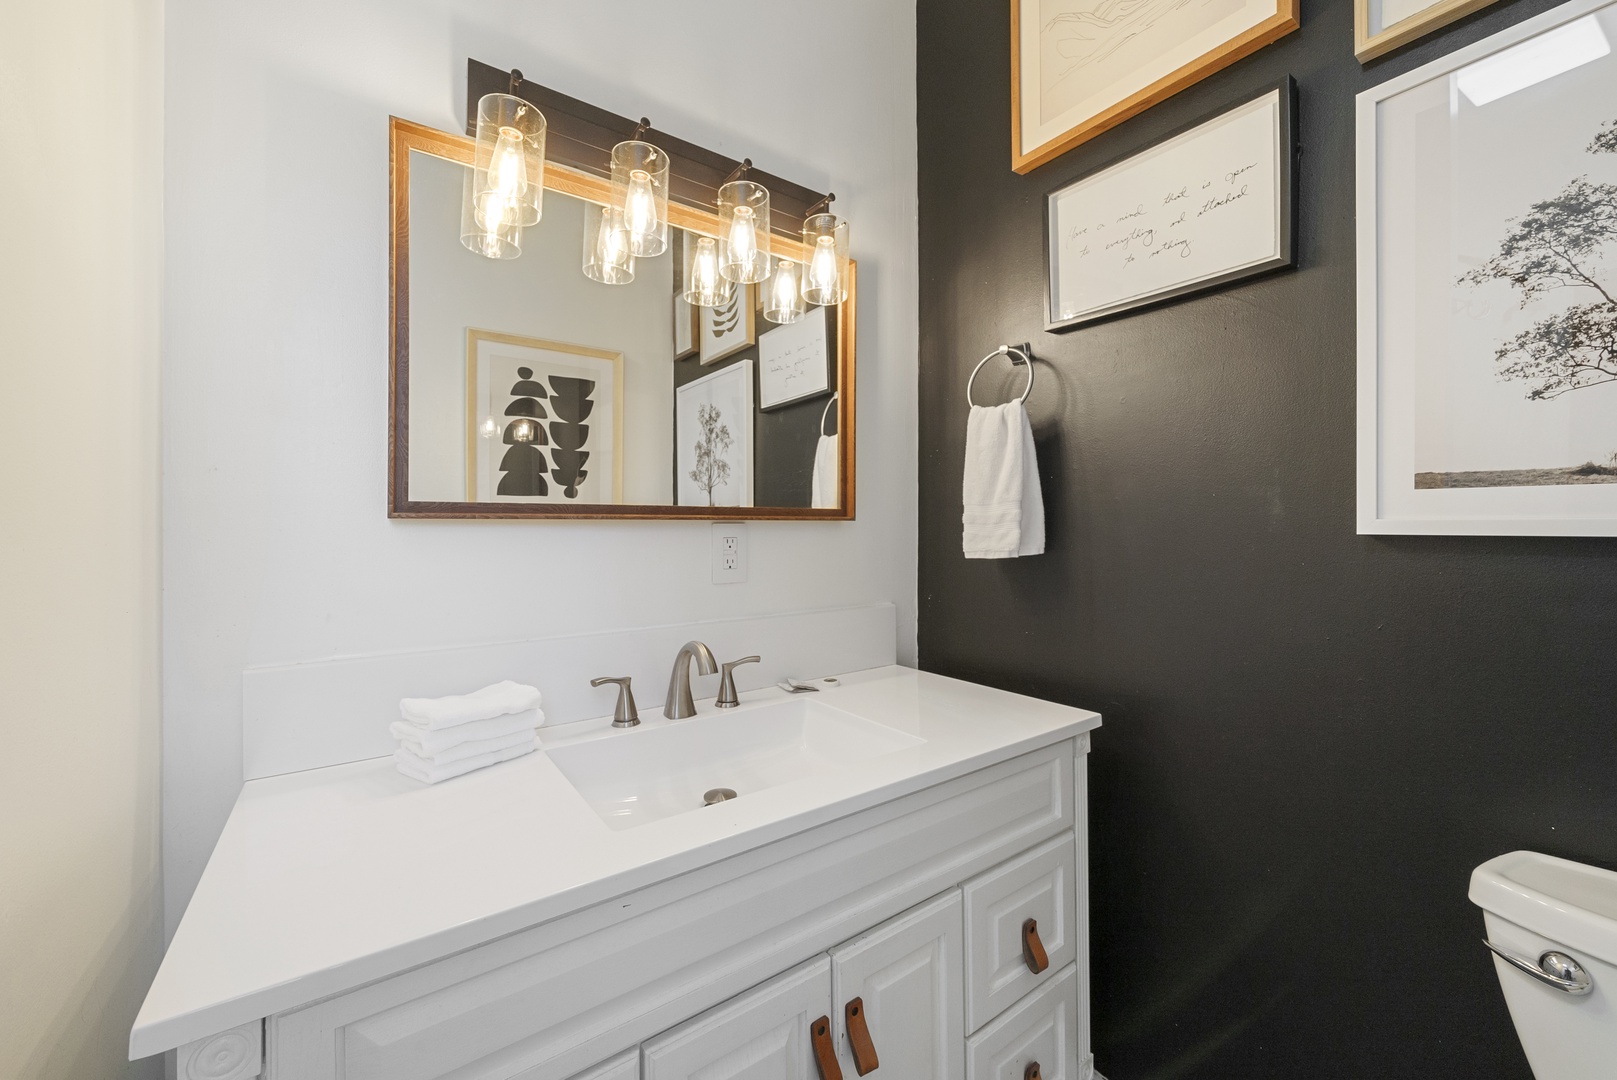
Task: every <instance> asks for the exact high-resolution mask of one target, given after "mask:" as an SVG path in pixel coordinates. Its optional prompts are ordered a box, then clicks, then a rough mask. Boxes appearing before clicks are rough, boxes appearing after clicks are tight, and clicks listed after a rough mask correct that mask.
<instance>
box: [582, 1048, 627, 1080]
mask: <svg viewBox="0 0 1617 1080" xmlns="http://www.w3.org/2000/svg"><path fill="white" fill-rule="evenodd" d="M573 1080H640V1051H639V1050H638V1049H635V1050H629V1051H627V1052H625V1053H622V1054H619V1055H618V1056H617V1057H615V1058H613V1059H612V1060H611V1061H603V1062H601V1063H600V1064H599V1065H597V1066H595V1068H593V1069H586V1070H584V1071H583V1072H581V1073H579V1074H578V1075H577V1076H575V1077H573Z"/></svg>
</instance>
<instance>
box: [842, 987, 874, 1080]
mask: <svg viewBox="0 0 1617 1080" xmlns="http://www.w3.org/2000/svg"><path fill="white" fill-rule="evenodd" d="M842 1012H843V1015H844V1016H845V1017H847V1020H848V1044H849V1045H850V1046H852V1047H853V1067H854V1068H855V1069H856V1070H858V1073H859V1075H860V1076H864V1075H865V1074H866V1073H870V1072H875V1071H876V1069H877V1067H878V1066H880V1065H881V1062H879V1061H877V1060H876V1044H875V1043H873V1042H871V1041H870V1027H869V1026H868V1025H867V1024H866V1023H865V1001H864V999H863V998H854V999H853V1000H852V1001H850V1002H848V1005H847V1007H846V1008H845V1009H843V1010H842Z"/></svg>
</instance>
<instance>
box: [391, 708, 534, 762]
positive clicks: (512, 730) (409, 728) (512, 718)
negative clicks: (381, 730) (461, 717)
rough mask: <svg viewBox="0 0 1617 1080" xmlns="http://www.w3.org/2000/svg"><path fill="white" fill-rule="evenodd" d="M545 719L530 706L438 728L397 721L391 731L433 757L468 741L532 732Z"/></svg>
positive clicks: (423, 753)
mask: <svg viewBox="0 0 1617 1080" xmlns="http://www.w3.org/2000/svg"><path fill="white" fill-rule="evenodd" d="M544 722H545V714H544V713H542V712H540V711H539V710H538V709H528V710H526V711H525V712H519V713H507V714H506V715H505V716H494V717H490V718H489V719H487V720H473V721H471V722H470V723H467V724H456V725H455V726H454V727H448V728H439V729H438V730H436V731H434V730H433V729H432V728H429V727H427V726H426V725H425V724H412V723H411V722H410V721H408V720H395V721H393V723H392V724H391V725H390V726H389V727H388V730H389V731H391V732H392V733H393V737H394V738H395V739H397V740H399V741H400V742H401V743H403V744H404V745H405V746H408V747H409V748H410V749H411V750H414V751H415V752H416V753H418V754H420V755H421V756H422V757H432V756H433V755H434V754H440V753H443V752H444V751H445V750H448V749H450V748H451V747H455V746H461V745H463V744H465V743H467V742H487V741H488V740H489V739H504V738H509V737H510V736H512V735H515V734H518V733H519V732H523V731H529V732H531V731H532V730H533V729H534V728H536V727H538V726H539V725H540V724H543V723H544Z"/></svg>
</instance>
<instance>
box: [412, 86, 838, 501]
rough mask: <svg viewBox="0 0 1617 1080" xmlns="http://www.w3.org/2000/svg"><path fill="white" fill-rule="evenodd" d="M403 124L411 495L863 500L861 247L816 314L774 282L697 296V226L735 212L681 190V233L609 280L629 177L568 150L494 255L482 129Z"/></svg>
mask: <svg viewBox="0 0 1617 1080" xmlns="http://www.w3.org/2000/svg"><path fill="white" fill-rule="evenodd" d="M390 124H391V127H390V138H391V151H392V152H391V179H392V187H391V208H392V218H391V228H390V231H391V248H390V271H391V272H390V288H389V291H390V305H391V306H390V322H391V325H390V342H391V354H392V362H391V373H390V379H389V421H390V423H389V444H388V514H389V516H390V517H397V518H513V519H546V518H563V519H576V518H593V519H611V518H619V519H698V520H708V521H711V520H737V519H740V520H803V521H848V520H852V519H853V516H854V488H855V477H854V460H855V433H854V414H855V385H854V384H855V378H854V376H855V312H856V307H857V302H858V301H857V293H858V271H857V266H856V265H854V264H853V263H852V262H850V264H849V287H848V297H847V299H846V300H845V301H844V302H843V303H842V304H840V305H837V306H835V307H824V308H819V307H813V306H810V307H809V308H808V311H807V315H806V316H805V317H804V318H803V319H802V320H800V321H798V322H795V323H791V324H787V325H781V326H776V325H775V324H773V323H770V322H768V321H767V320H765V319H764V317H763V314H762V312H761V310H760V306H761V305H760V297H761V293H762V289H763V287H764V286H763V285H762V284H759V285H753V286H741V285H738V286H736V287H735V290H734V294H733V295H732V302H731V303H730V304H729V305H727V306H721V307H719V308H707V309H693V308H691V307H689V306H688V305H686V304H685V303H684V301H683V300H682V299H680V298H679V297H678V296H677V295H676V289H675V283H676V282H677V281H678V280H679V278H680V275H681V254H680V252H681V247H682V245H683V243H684V242H685V238H686V237H697V236H715V235H717V234H718V231H719V221H718V216H717V214H716V213H715V212H710V211H708V210H704V209H701V208H697V207H692V206H688V205H683V204H679V203H675V202H673V201H670V203H669V207H668V215H669V221H670V225H671V226H672V228H671V230H670V231H671V233H672V234H673V243H671V244H670V251H668V252H665V253H664V254H662V255H660V256H657V257H656V258H651V259H639V260H636V269H635V274H634V280H633V281H632V282H631V283H628V284H624V285H607V284H602V283H600V282H597V281H593V280H590V279H589V278H587V277H586V276H585V275H584V274H583V272H582V262H583V257H584V254H583V253H584V244H583V237H584V232H585V218H586V215H587V214H588V213H589V212H590V208H591V207H592V206H596V207H599V206H601V205H605V204H608V203H609V202H610V201H611V192H610V183H609V181H607V180H606V179H603V178H601V177H598V176H594V175H591V174H588V173H585V172H581V171H577V170H573V169H569V168H566V167H564V166H561V165H558V164H556V163H555V162H550V163H549V164H547V166H546V169H545V195H544V214H543V217H542V218H541V220H540V222H539V224H538V225H535V226H530V227H528V228H526V229H524V230H523V240H522V254H521V255H520V256H519V257H518V258H515V259H510V260H495V259H488V258H485V257H483V256H482V255H479V254H476V253H474V252H472V251H469V250H467V249H466V248H465V247H463V246H462V245H461V242H460V217H461V204H462V199H463V186H464V184H465V178H466V176H467V175H468V174H469V172H470V167H471V163H472V161H473V152H474V142H473V140H472V139H470V138H468V137H466V136H463V135H458V134H453V133H449V132H444V131H438V130H435V129H433V128H429V127H424V126H422V125H419V124H414V123H411V122H409V121H406V120H400V119H398V118H393V119H392V120H391V122H390ZM675 168H676V169H677V168H678V161H677V159H676V161H675ZM597 213H598V211H597ZM770 244H771V251H772V254H773V255H774V256H776V257H777V258H779V257H784V258H788V259H795V260H797V261H799V263H800V264H801V262H802V260H803V258H804V254H805V251H804V248H803V245H802V243H801V242H800V241H799V240H796V239H790V238H787V237H783V236H781V235H780V234H779V233H778V232H777V233H774V234H773V235H772V236H771V237H770ZM822 358H823V364H824V369H823V372H822V371H821V370H820V364H821V361H822Z"/></svg>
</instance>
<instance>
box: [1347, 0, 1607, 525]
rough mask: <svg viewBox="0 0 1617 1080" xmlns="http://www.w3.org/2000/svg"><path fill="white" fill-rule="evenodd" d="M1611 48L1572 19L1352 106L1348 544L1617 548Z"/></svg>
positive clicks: (1600, 21) (1523, 28)
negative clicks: (1425, 538) (1581, 543)
mask: <svg viewBox="0 0 1617 1080" xmlns="http://www.w3.org/2000/svg"><path fill="white" fill-rule="evenodd" d="M1613 40H1617V2H1614V0H1573V2H1572V3H1568V4H1563V5H1562V6H1560V7H1558V8H1555V9H1553V10H1551V11H1548V12H1546V13H1544V14H1542V15H1539V16H1537V17H1536V18H1533V19H1529V20H1527V21H1525V22H1523V23H1521V24H1519V25H1517V26H1514V27H1511V28H1510V29H1508V30H1505V31H1502V32H1501V33H1498V34H1495V35H1493V36H1492V37H1490V38H1487V39H1485V40H1483V41H1480V42H1478V43H1476V44H1475V45H1472V46H1469V47H1467V48H1465V49H1461V50H1459V51H1457V52H1455V53H1452V54H1450V55H1448V56H1445V57H1443V58H1442V59H1440V60H1436V61H1434V62H1432V63H1430V64H1427V65H1425V66H1424V67H1421V68H1417V69H1416V70H1414V71H1411V72H1409V73H1408V74H1406V75H1402V76H1399V77H1398V78H1395V79H1392V80H1390V81H1388V82H1385V83H1383V84H1382V85H1380V86H1377V87H1375V88H1373V89H1370V90H1367V91H1365V92H1364V93H1361V94H1360V95H1359V96H1358V101H1357V125H1358V129H1357V142H1358V164H1357V169H1358V175H1357V191H1358V195H1357V202H1358V364H1359V366H1358V399H1359V402H1358V404H1359V416H1358V530H1359V532H1361V533H1440V534H1478V535H1539V536H1617V304H1614V303H1613V301H1612V298H1611V291H1612V277H1611V271H1610V267H1611V266H1612V265H1613V260H1617V226H1614V225H1613V222H1617V57H1614V56H1613V55H1612V51H1611V46H1610V43H1611V42H1612V41H1613ZM1478 177H1485V178H1486V181H1487V182H1486V183H1480V182H1478V179H1477V178H1478Z"/></svg>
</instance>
